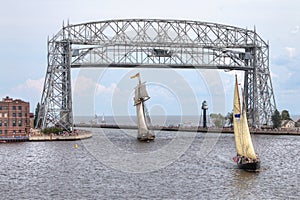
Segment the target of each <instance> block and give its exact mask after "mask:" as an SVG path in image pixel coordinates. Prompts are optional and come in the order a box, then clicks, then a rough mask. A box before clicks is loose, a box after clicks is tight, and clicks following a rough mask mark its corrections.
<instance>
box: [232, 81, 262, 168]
mask: <svg viewBox="0 0 300 200" xmlns="http://www.w3.org/2000/svg"><path fill="white" fill-rule="evenodd" d="M242 97H243V108H241V103H240V95H239V89H238V81H237V75H235V89H234V101H233V125H234V137H235V145H236V150H237V156H235V157H234V158H233V160H234V161H235V162H236V163H237V165H238V168H240V169H244V170H246V171H257V170H258V169H259V168H260V159H259V157H258V155H257V154H256V153H255V151H254V147H253V144H252V139H251V135H250V131H249V126H248V122H247V116H246V106H245V102H244V95H242Z"/></svg>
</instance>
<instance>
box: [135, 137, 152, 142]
mask: <svg viewBox="0 0 300 200" xmlns="http://www.w3.org/2000/svg"><path fill="white" fill-rule="evenodd" d="M137 139H138V140H139V141H142V142H148V141H153V140H154V139H155V136H148V137H138V138H137Z"/></svg>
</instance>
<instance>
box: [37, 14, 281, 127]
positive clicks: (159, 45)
mask: <svg viewBox="0 0 300 200" xmlns="http://www.w3.org/2000/svg"><path fill="white" fill-rule="evenodd" d="M141 66H145V67H148V68H150V67H152V68H153V67H154V68H162V67H171V68H183V69H187V68H191V69H199V68H205V69H225V70H244V71H245V77H244V79H245V80H244V88H245V101H246V105H247V114H248V118H249V120H250V122H251V124H252V125H253V126H261V125H264V124H271V115H272V113H273V112H274V110H275V109H276V104H275V98H274V93H273V88H272V82H271V76H270V71H269V45H268V44H267V43H266V42H264V41H263V40H262V39H261V37H260V36H259V35H258V34H257V33H256V31H255V30H247V29H242V28H238V27H234V26H226V25H221V24H215V23H204V22H198V21H183V20H152V19H151V20H149V19H129V20H109V21H100V22H91V23H84V24H76V25H69V24H68V25H66V26H63V28H62V29H61V30H60V31H59V32H58V33H57V34H56V35H55V36H53V37H52V38H51V39H50V40H48V68H47V72H46V77H45V83H44V89H43V93H42V98H41V107H40V111H39V116H38V126H40V127H41V128H45V127H50V126H59V127H63V128H65V129H69V128H70V127H72V125H73V115H72V98H71V92H72V91H71V76H70V74H71V73H70V71H71V68H84V67H123V68H129V67H141ZM208 84H209V83H208Z"/></svg>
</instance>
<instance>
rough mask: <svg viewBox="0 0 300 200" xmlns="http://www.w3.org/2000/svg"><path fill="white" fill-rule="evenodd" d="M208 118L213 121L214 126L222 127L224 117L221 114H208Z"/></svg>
mask: <svg viewBox="0 0 300 200" xmlns="http://www.w3.org/2000/svg"><path fill="white" fill-rule="evenodd" d="M210 118H211V120H212V121H213V123H214V124H215V126H216V127H218V128H222V127H223V126H224V123H225V117H224V116H223V115H222V114H220V113H219V114H214V113H212V114H210Z"/></svg>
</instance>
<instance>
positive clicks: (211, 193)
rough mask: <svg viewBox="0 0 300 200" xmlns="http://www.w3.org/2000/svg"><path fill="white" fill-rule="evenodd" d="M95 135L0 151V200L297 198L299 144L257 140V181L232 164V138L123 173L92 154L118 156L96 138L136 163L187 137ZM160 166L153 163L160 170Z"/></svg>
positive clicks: (198, 139)
mask: <svg viewBox="0 0 300 200" xmlns="http://www.w3.org/2000/svg"><path fill="white" fill-rule="evenodd" d="M92 130H93V132H94V137H93V138H91V139H88V140H83V141H71V142H65V141H62V142H26V143H11V144H9V143H6V144H0V161H1V165H0V187H1V199H21V198H22V199H100V198H102V199H103V198H110V199H112V198H113V199H129V198H150V199H155V198H156V199H271V198H272V199H288V198H290V199H298V198H299V197H300V189H299V184H298V182H299V178H300V176H299V174H300V172H299V169H298V168H299V167H298V166H299V164H300V160H299V157H300V156H299V147H300V137H295V136H266V135H255V136H254V137H253V141H254V146H255V149H256V150H257V151H258V153H259V154H260V158H261V161H262V163H261V168H262V169H261V171H260V172H259V173H250V172H245V171H242V170H239V169H237V167H236V166H235V164H234V162H233V161H232V157H233V156H234V155H235V153H236V151H235V146H234V138H233V135H231V134H223V135H218V134H214V133H208V134H204V133H197V134H196V135H195V137H193V136H191V137H193V138H192V139H193V140H192V143H191V145H189V146H188V148H186V150H184V151H183V152H182V154H181V155H180V156H178V157H177V159H175V160H174V161H173V162H171V163H169V164H168V165H167V166H165V167H162V168H159V169H157V170H153V171H151V170H149V172H146V173H143V172H141V173H127V172H124V171H122V170H115V169H114V168H113V167H111V166H109V164H107V163H103V162H102V161H103V160H101V158H100V159H99V157H97V155H96V154H94V152H92V151H94V150H95V151H96V150H97V149H101V151H103V152H105V155H106V156H107V157H108V158H109V157H111V158H113V157H114V156H115V155H113V152H114V151H108V150H107V149H105V148H104V147H105V145H104V147H103V146H102V147H101V146H99V144H101V143H100V142H99V140H101V138H102V139H103V138H104V137H105V138H106V139H107V140H108V141H110V142H111V144H112V145H113V146H114V147H115V148H116V149H118V150H119V151H124V152H127V153H132V154H137V155H139V153H140V152H143V153H151V154H155V153H156V152H158V151H159V150H162V149H163V150H168V147H169V145H170V144H171V143H172V141H173V140H174V139H175V138H176V137H177V136H178V135H182V134H186V133H184V132H179V133H176V132H158V133H157V135H156V140H155V142H150V143H140V142H138V141H137V140H136V139H135V137H134V136H135V133H136V131H135V130H128V131H123V130H112V129H104V130H101V129H92ZM176 134H177V135H176ZM99 135H102V136H101V137H98V136H99ZM189 137H190V136H189ZM189 137H186V139H188V138H189ZM181 139H184V138H181ZM97 140H98V142H94V141H97ZM204 141H205V142H204ZM181 142H182V141H181ZM215 142H216V144H214V143H215ZM75 144H77V145H78V147H77V148H75V147H74V145H75ZM207 144H214V146H213V148H212V149H211V150H210V151H207V152H208V153H203V149H204V148H201V146H202V147H203V146H205V145H207ZM91 145H94V146H93V147H92V146H91ZM93 148H94V150H93ZM178 148H180V147H178ZM175 150H176V149H175ZM175 150H172V151H171V153H172V152H174V151H175ZM181 151H182V149H181ZM171 153H170V154H171ZM170 157H171V155H170ZM161 159H162V158H159V157H158V158H157V165H159V164H160V163H159V162H160V161H162V160H161ZM164 159H165V158H164ZM146 161H147V158H143V157H138V158H137V161H136V162H140V163H141V165H142V164H143V163H144V162H146ZM120 163H121V161H120ZM133 166H134V165H133Z"/></svg>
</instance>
